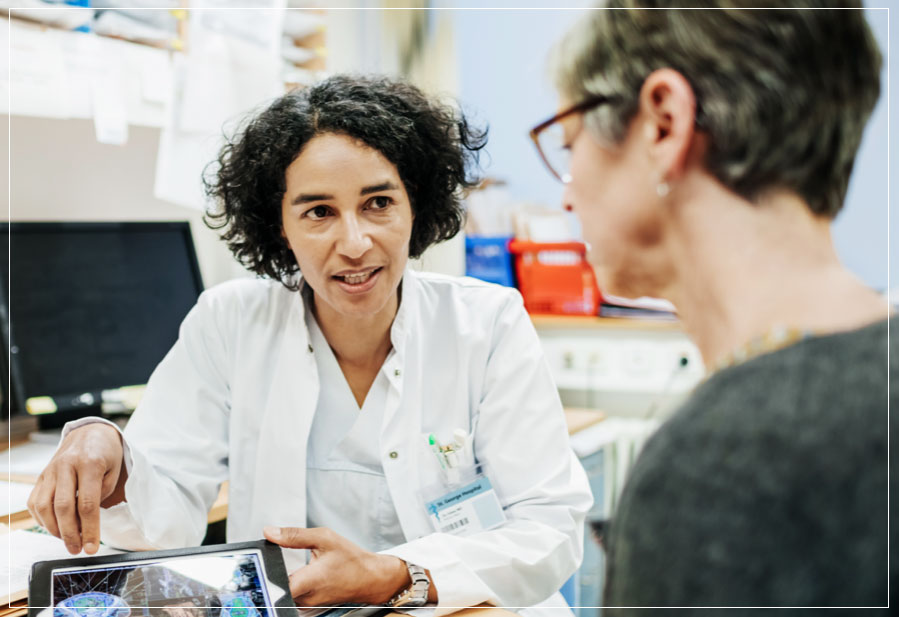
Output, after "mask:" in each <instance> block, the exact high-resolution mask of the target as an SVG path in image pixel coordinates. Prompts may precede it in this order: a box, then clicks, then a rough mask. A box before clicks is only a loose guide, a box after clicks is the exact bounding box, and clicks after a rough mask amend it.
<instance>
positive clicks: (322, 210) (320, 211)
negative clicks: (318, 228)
mask: <svg viewBox="0 0 899 617" xmlns="http://www.w3.org/2000/svg"><path fill="white" fill-rule="evenodd" d="M330 213H331V209H330V208H328V206H315V207H314V208H309V209H308V210H306V212H304V213H303V216H304V217H306V218H309V219H312V220H313V221H318V220H321V219H323V218H325V217H326V216H328V215H329V214H330Z"/></svg>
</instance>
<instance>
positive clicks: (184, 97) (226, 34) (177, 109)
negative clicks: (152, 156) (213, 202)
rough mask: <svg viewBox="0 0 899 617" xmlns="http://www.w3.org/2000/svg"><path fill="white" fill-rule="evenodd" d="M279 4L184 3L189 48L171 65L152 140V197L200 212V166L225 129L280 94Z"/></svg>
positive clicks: (225, 0) (221, 0)
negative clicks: (162, 123) (161, 117)
mask: <svg viewBox="0 0 899 617" xmlns="http://www.w3.org/2000/svg"><path fill="white" fill-rule="evenodd" d="M285 4H286V3H285V0H268V1H267V2H264V3H261V6H259V7H257V8H254V9H240V8H237V7H240V5H241V3H240V2H237V1H232V0H198V1H197V2H192V3H191V19H190V32H189V35H188V40H189V45H188V53H187V54H186V56H185V57H184V58H181V59H179V60H178V61H176V62H175V66H174V79H173V84H174V85H173V98H172V110H171V113H170V114H169V122H168V123H167V125H166V127H165V129H164V130H163V133H162V137H161V138H160V143H159V155H158V157H157V162H156V180H155V183H154V195H155V196H156V197H157V198H159V199H164V200H166V201H170V202H173V203H176V204H179V205H183V206H187V207H191V208H196V209H200V210H202V209H203V208H204V205H205V199H204V196H203V191H202V180H201V178H202V174H203V170H204V169H205V167H206V166H207V165H208V164H209V163H210V162H211V161H213V160H214V159H215V156H216V154H217V152H218V148H219V147H220V145H221V143H222V133H223V131H224V130H226V126H227V125H229V123H233V122H236V121H238V120H239V119H240V118H242V117H243V116H245V115H246V114H248V113H251V112H253V110H254V109H256V108H258V107H259V106H261V105H263V104H265V103H267V102H269V101H270V100H271V99H273V98H274V97H276V96H279V95H280V94H282V93H283V90H284V86H283V83H282V82H281V79H280V68H281V61H280V44H281V28H282V25H283V19H284V7H285ZM212 9H218V10H212Z"/></svg>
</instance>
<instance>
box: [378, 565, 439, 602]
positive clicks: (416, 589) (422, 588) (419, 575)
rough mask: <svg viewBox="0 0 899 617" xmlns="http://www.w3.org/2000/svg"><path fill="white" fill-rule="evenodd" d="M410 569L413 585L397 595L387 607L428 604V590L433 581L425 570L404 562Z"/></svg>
mask: <svg viewBox="0 0 899 617" xmlns="http://www.w3.org/2000/svg"><path fill="white" fill-rule="evenodd" d="M403 563H405V564H406V568H408V569H409V577H410V578H411V579H412V584H411V585H409V586H408V587H406V588H405V589H403V590H402V591H401V592H399V593H398V594H396V595H395V596H394V597H393V599H392V600H390V602H388V603H387V606H390V607H393V608H400V607H414V606H424V605H425V604H427V602H428V590H429V589H430V588H431V579H429V578H428V575H427V574H426V573H425V569H424V568H422V567H421V566H416V565H414V564H411V563H407V562H403Z"/></svg>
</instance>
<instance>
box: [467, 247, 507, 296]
mask: <svg viewBox="0 0 899 617" xmlns="http://www.w3.org/2000/svg"><path fill="white" fill-rule="evenodd" d="M511 239H512V236H468V237H466V238H465V274H466V275H467V276H473V277H474V278H478V279H481V280H482V281H487V282H488V283H497V284H498V285H505V286H506V287H515V270H514V268H513V265H512V255H511V254H510V253H509V241H510V240H511Z"/></svg>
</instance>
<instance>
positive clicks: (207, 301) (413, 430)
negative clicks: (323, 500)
mask: <svg viewBox="0 0 899 617" xmlns="http://www.w3.org/2000/svg"><path fill="white" fill-rule="evenodd" d="M391 337H392V343H393V347H394V350H395V353H394V354H392V355H391V356H390V357H389V358H388V360H387V363H388V364H389V366H388V367H387V369H388V370H387V374H388V376H389V379H390V391H389V394H388V397H387V401H386V406H385V409H384V414H383V423H382V426H381V431H380V435H373V436H372V438H373V439H379V440H380V451H381V453H382V454H381V462H382V465H383V469H384V474H385V476H386V479H387V484H388V487H389V491H390V497H391V498H392V500H393V503H394V505H395V507H396V512H397V515H398V517H399V521H400V525H401V527H402V533H403V535H404V537H405V538H406V542H405V543H404V544H401V545H399V546H396V547H394V548H392V549H390V550H387V551H384V552H385V553H389V554H392V555H396V556H398V557H400V558H402V559H404V560H406V561H408V562H410V563H415V564H419V565H421V566H423V567H425V568H427V569H429V570H430V572H431V575H432V578H433V580H434V584H435V585H436V587H437V589H438V592H439V606H438V609H437V615H440V614H445V613H449V612H452V611H453V610H455V608H456V607H464V606H472V605H476V604H479V603H482V602H489V603H492V604H495V605H499V606H509V607H526V606H530V605H534V604H537V603H539V602H541V601H542V600H544V599H545V598H547V597H548V596H550V595H551V594H552V593H553V592H555V591H556V590H558V589H559V587H560V586H561V584H562V583H563V582H564V581H565V580H566V579H567V577H568V576H569V575H571V574H572V573H573V572H574V571H575V569H576V568H577V567H578V566H579V565H580V562H581V558H582V547H583V535H582V534H583V521H584V516H585V513H586V511H587V510H588V509H589V507H590V505H591V503H592V496H591V494H590V489H589V486H588V483H587V479H586V475H585V473H584V471H583V468H582V467H581V465H580V463H579V462H578V461H577V459H576V458H575V456H574V454H573V452H572V451H571V449H570V447H569V443H568V435H567V431H566V427H565V422H564V417H563V413H562V407H561V403H560V401H559V397H558V392H557V390H556V388H555V385H554V384H553V381H552V379H551V377H550V372H549V368H548V366H547V365H546V362H545V360H544V357H543V353H542V351H541V347H540V344H539V341H538V338H537V335H536V333H535V331H534V328H533V326H532V324H531V322H530V320H529V318H528V316H527V314H526V313H525V311H524V309H523V306H522V301H521V296H520V295H519V294H518V292H517V291H515V290H512V289H506V288H501V287H498V286H495V285H488V284H485V283H482V282H480V281H475V280H474V279H467V278H453V277H445V276H441V275H435V274H422V273H414V272H412V271H411V270H410V271H407V272H406V273H405V275H404V278H403V289H402V301H401V304H400V308H399V311H398V313H397V316H396V321H395V324H394V327H393V328H392V330H391ZM318 391H319V383H318V375H317V369H316V363H315V360H314V357H313V354H312V351H311V346H310V344H309V336H308V332H307V329H306V325H305V321H304V307H303V300H302V294H300V293H297V292H290V291H288V290H287V289H286V288H284V287H283V286H282V285H281V284H280V283H277V282H272V281H263V280H247V279H244V280H237V281H231V282H228V283H224V284H222V285H219V286H216V287H214V288H212V289H210V290H207V291H206V292H204V293H203V294H202V295H201V296H200V299H199V300H198V302H197V305H196V306H195V307H194V308H193V309H192V310H191V312H190V313H189V314H188V316H187V317H186V318H185V320H184V322H183V324H182V326H181V330H180V336H179V339H178V341H177V343H175V345H174V347H173V348H172V349H171V351H170V352H169V353H168V355H166V357H165V359H164V360H163V361H162V362H161V363H160V365H159V366H158V368H157V369H156V370H155V371H154V373H153V375H152V377H151V378H150V381H149V384H148V387H147V391H146V394H145V396H144V398H143V400H142V402H141V404H140V406H139V407H138V409H137V410H136V412H135V413H134V416H133V417H132V418H131V420H130V421H129V423H128V426H127V428H126V430H125V432H124V435H125V440H126V443H127V445H128V450H129V452H130V460H129V461H128V463H130V465H129V467H130V469H131V472H130V475H129V477H128V481H127V483H126V485H125V494H126V502H125V503H122V504H119V505H117V506H114V507H113V508H110V509H106V510H104V511H103V512H102V514H101V534H102V537H103V539H104V541H106V542H108V543H110V544H112V545H117V546H120V547H123V548H131V549H148V548H174V547H183V546H190V545H197V544H199V542H200V541H201V540H202V538H203V535H204V533H205V529H206V513H207V511H208V509H209V507H210V506H211V505H212V503H213V501H214V500H215V498H216V495H217V493H218V490H219V487H220V485H221V483H222V482H223V481H224V480H229V481H230V489H229V491H230V493H229V510H228V523H227V537H228V541H229V542H238V541H243V540H250V539H259V538H261V537H262V528H263V526H265V525H277V526H298V527H303V526H305V524H306V473H305V465H306V442H307V437H308V435H309V430H310V426H311V423H312V418H313V414H314V411H315V409H316V401H317V396H318ZM457 428H463V429H465V430H468V431H471V433H472V434H473V437H474V453H475V457H476V459H477V460H478V462H480V463H481V464H482V465H484V466H485V468H486V469H487V473H488V476H489V478H490V480H491V481H492V483H493V486H494V487H495V489H496V491H497V495H498V497H499V499H500V502H501V503H502V505H503V508H504V510H505V514H506V517H507V519H508V520H507V522H506V523H505V524H504V525H503V526H501V527H499V528H496V529H493V530H491V531H484V532H481V533H478V534H474V535H471V536H469V537H458V536H452V535H447V534H442V533H434V530H433V528H432V526H431V522H430V519H429V518H428V514H427V511H426V510H425V507H424V503H423V501H422V497H421V494H420V489H421V487H423V486H427V485H430V484H433V482H434V480H435V478H436V476H435V475H434V474H436V473H438V468H437V464H436V459H435V457H434V455H433V452H431V451H430V450H428V449H427V447H426V445H425V441H424V439H423V438H422V434H427V433H437V434H438V435H445V436H447V437H449V436H451V435H452V431H453V430H454V429H457ZM334 490H340V487H335V488H334ZM347 507H348V508H357V507H366V504H357V503H348V504H347ZM304 559H305V551H293V550H286V551H285V561H286V565H287V568H288V571H291V570H293V569H295V568H296V567H299V565H301V564H302V563H303V562H304Z"/></svg>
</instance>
